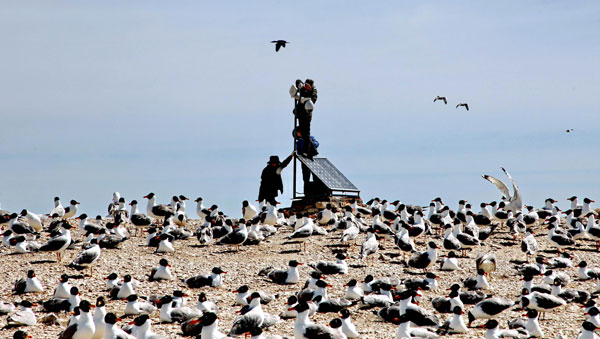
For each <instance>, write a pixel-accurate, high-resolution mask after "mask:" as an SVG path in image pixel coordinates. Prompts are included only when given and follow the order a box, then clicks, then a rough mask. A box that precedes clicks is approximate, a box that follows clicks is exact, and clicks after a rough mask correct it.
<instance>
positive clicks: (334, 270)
mask: <svg viewBox="0 0 600 339" xmlns="http://www.w3.org/2000/svg"><path fill="white" fill-rule="evenodd" d="M335 259H336V261H335V262H332V261H319V262H318V263H317V264H316V265H314V264H309V266H311V267H313V268H315V269H316V270H317V271H319V272H321V273H322V274H347V273H348V263H346V259H348V256H347V255H346V254H343V253H338V254H336V255H335Z"/></svg>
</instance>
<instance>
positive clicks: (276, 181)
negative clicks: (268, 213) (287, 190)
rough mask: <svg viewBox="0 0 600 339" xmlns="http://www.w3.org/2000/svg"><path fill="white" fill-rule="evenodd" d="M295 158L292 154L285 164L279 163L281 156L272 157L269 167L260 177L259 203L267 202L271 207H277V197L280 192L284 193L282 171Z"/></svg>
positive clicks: (268, 163)
mask: <svg viewBox="0 0 600 339" xmlns="http://www.w3.org/2000/svg"><path fill="white" fill-rule="evenodd" d="M293 157H294V153H292V154H290V155H289V156H288V157H287V158H286V159H285V160H284V161H283V162H280V161H279V156H277V155H272V156H271V157H270V158H269V162H267V167H265V169H263V171H262V174H261V176H260V188H259V190H258V201H263V200H266V201H267V202H269V203H270V204H271V205H273V206H276V205H277V201H276V200H275V197H277V196H278V195H279V191H281V193H283V181H282V180H281V171H283V169H284V168H285V167H286V166H287V165H289V163H290V161H292V158H293Z"/></svg>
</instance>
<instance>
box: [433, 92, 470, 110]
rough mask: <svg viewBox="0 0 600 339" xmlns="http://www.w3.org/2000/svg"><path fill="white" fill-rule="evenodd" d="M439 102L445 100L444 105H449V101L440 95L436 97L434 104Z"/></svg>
mask: <svg viewBox="0 0 600 339" xmlns="http://www.w3.org/2000/svg"><path fill="white" fill-rule="evenodd" d="M438 100H443V101H444V104H448V100H446V97H441V96H439V95H438V96H437V97H435V99H433V102H436V101H438ZM467 110H468V108H467Z"/></svg>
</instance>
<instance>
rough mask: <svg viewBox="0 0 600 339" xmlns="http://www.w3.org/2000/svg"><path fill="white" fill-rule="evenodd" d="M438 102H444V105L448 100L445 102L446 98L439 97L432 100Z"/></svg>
mask: <svg viewBox="0 0 600 339" xmlns="http://www.w3.org/2000/svg"><path fill="white" fill-rule="evenodd" d="M438 100H442V101H443V102H444V104H448V100H446V97H441V96H439V95H438V96H436V97H435V99H433V102H436V101H438Z"/></svg>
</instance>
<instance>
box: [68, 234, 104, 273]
mask: <svg viewBox="0 0 600 339" xmlns="http://www.w3.org/2000/svg"><path fill="white" fill-rule="evenodd" d="M100 253H101V250H100V245H98V240H97V239H92V240H91V241H90V243H89V245H88V247H87V248H84V250H83V251H81V252H79V254H78V255H77V256H76V257H75V259H73V262H72V263H71V264H70V265H69V267H71V268H74V269H76V270H78V271H80V270H83V269H85V268H89V269H90V276H92V277H93V276H94V268H93V264H94V263H95V262H96V261H97V260H98V258H100Z"/></svg>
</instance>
